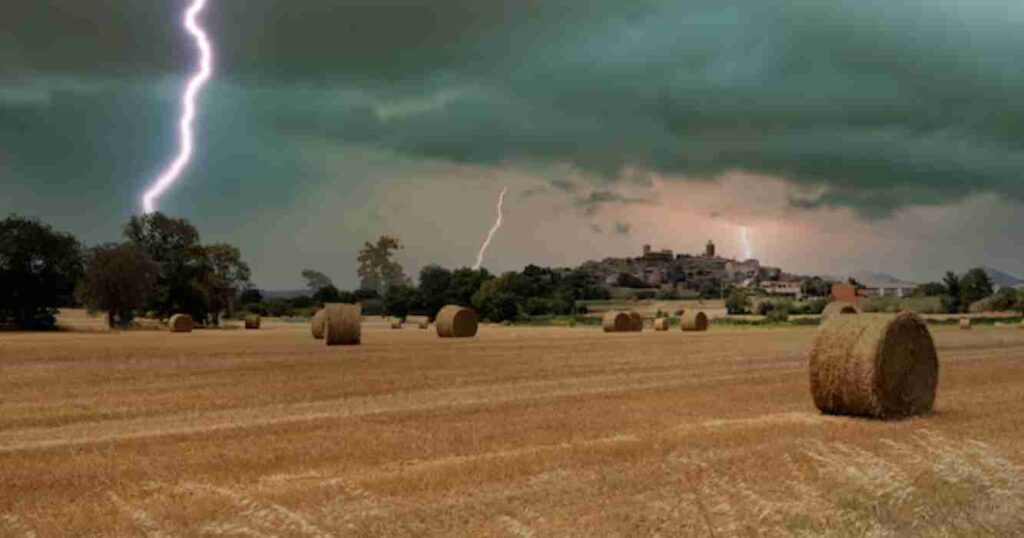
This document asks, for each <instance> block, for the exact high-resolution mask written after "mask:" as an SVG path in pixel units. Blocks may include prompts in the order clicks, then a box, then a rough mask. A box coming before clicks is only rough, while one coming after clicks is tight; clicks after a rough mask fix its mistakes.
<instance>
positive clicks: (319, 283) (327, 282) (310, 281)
mask: <svg viewBox="0 0 1024 538" xmlns="http://www.w3.org/2000/svg"><path fill="white" fill-rule="evenodd" d="M302 278H304V279H305V280H306V287H307V288H309V291H310V293H314V294H315V293H316V292H318V291H320V290H322V289H324V288H326V287H328V286H330V287H332V288H334V283H333V282H331V279H330V278H329V277H328V276H327V275H325V274H323V273H321V272H320V271H315V270H313V269H303V270H302ZM334 290H335V291H337V290H338V288H334Z"/></svg>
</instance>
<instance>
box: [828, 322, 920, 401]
mask: <svg viewBox="0 0 1024 538" xmlns="http://www.w3.org/2000/svg"><path fill="white" fill-rule="evenodd" d="M810 378H811V395H812V396H813V397H814V405H816V406H817V407H818V409H819V410H821V412H822V413H826V414H830V415H853V416H866V417H875V418H886V419H887V418H900V417H907V416H911V415H919V414H925V413H928V412H930V411H931V410H932V406H933V405H934V403H935V390H936V387H937V385H938V381H939V360H938V355H937V354H936V351H935V343H934V342H933V341H932V335H931V333H930V332H929V331H928V326H927V325H926V324H925V322H924V321H923V320H922V319H921V318H920V317H918V316H917V315H916V314H912V313H910V312H903V313H900V314H897V315H895V316H836V317H834V318H832V319H831V320H829V321H828V322H827V323H825V324H824V325H822V327H821V328H820V329H818V333H817V335H816V336H815V338H814V344H813V347H812V349H811V357H810Z"/></svg>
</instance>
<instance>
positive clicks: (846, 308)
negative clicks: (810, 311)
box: [821, 301, 860, 323]
mask: <svg viewBox="0 0 1024 538" xmlns="http://www.w3.org/2000/svg"><path fill="white" fill-rule="evenodd" d="M850 314H860V308H858V307H857V305H855V304H853V303H847V302H844V301H832V302H831V303H829V304H828V305H827V306H825V309H824V310H822V311H821V322H822V323H825V322H826V321H828V320H830V319H832V318H834V317H836V316H846V315H850Z"/></svg>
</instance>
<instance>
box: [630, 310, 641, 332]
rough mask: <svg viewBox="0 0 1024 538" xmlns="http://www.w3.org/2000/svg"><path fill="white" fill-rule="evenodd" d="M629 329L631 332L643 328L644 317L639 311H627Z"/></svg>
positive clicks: (639, 330)
mask: <svg viewBox="0 0 1024 538" xmlns="http://www.w3.org/2000/svg"><path fill="white" fill-rule="evenodd" d="M629 330H631V331H633V332H641V331H643V330H644V318H643V316H641V315H640V313H639V312H635V311H630V312H629Z"/></svg>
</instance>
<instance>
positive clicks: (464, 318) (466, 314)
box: [434, 304, 477, 338]
mask: <svg viewBox="0 0 1024 538" xmlns="http://www.w3.org/2000/svg"><path fill="white" fill-rule="evenodd" d="M434 325H435V326H436V327H437V335H438V336H440V337H441V338H470V337H473V336H476V329H477V319H476V312H474V311H473V309H472V308H466V307H464V306H458V305H452V304H450V305H448V306H445V307H444V308H442V309H441V311H440V312H438V313H437V319H435V320H434Z"/></svg>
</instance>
